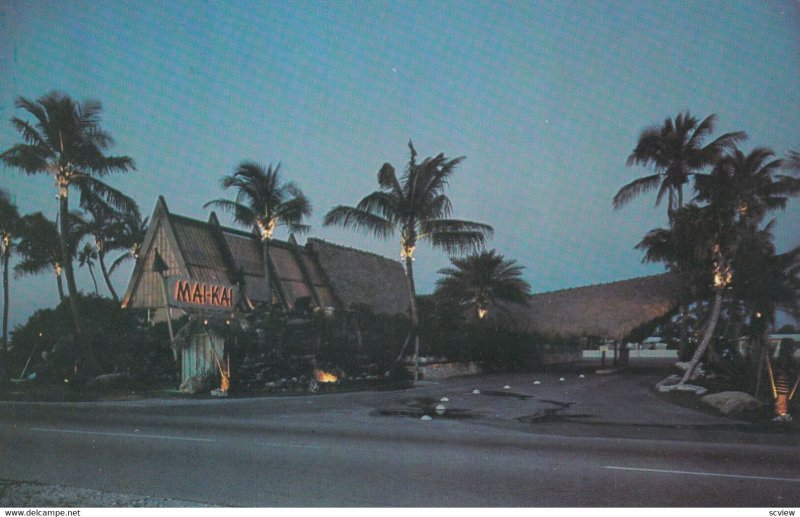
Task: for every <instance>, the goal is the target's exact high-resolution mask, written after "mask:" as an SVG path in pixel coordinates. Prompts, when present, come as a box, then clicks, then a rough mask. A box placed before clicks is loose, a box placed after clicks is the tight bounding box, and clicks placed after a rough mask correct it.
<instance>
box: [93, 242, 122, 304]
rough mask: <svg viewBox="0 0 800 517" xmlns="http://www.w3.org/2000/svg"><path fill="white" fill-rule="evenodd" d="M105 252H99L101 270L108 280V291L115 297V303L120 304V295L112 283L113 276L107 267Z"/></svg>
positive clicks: (98, 258) (98, 259) (104, 277)
mask: <svg viewBox="0 0 800 517" xmlns="http://www.w3.org/2000/svg"><path fill="white" fill-rule="evenodd" d="M105 255H106V254H105V253H102V252H99V251H98V252H97V261H98V262H100V271H102V273H103V279H104V280H105V281H106V286H107V287H108V291H109V292H110V293H111V297H112V298H113V299H114V303H116V304H117V305H119V296H117V292H116V291H115V290H114V286H113V285H111V276H110V275H109V274H108V269H106V262H105V260H104V258H105Z"/></svg>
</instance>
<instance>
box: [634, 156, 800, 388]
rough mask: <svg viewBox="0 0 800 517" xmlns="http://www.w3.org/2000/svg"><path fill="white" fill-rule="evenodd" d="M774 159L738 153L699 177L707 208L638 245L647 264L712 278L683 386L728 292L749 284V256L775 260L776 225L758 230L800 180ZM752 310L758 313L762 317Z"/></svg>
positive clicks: (677, 216) (683, 215) (680, 216)
mask: <svg viewBox="0 0 800 517" xmlns="http://www.w3.org/2000/svg"><path fill="white" fill-rule="evenodd" d="M772 156H773V153H772V152H771V151H770V150H768V149H763V148H757V149H755V150H753V151H752V152H751V153H749V154H748V155H745V154H744V153H742V152H741V151H739V150H738V149H733V150H731V151H729V152H728V153H726V154H725V155H724V156H721V157H720V158H718V160H717V163H716V165H715V166H714V168H713V169H712V171H711V172H710V173H709V174H703V175H697V177H696V180H695V188H696V190H697V198H696V199H697V201H701V202H705V206H703V207H696V206H694V205H689V206H687V207H683V208H681V209H679V210H678V211H676V212H675V213H674V214H673V217H672V224H671V227H670V228H669V229H668V230H666V229H658V230H654V231H652V232H650V233H649V234H648V236H646V237H645V240H644V241H643V242H642V243H640V245H639V246H640V247H641V249H645V250H646V253H647V254H646V255H645V259H651V260H662V261H665V262H668V264H669V262H670V261H672V263H673V264H675V265H676V266H677V267H679V268H681V269H683V270H684V273H685V274H690V275H694V274H695V273H698V272H699V274H702V273H705V274H710V275H711V277H710V281H708V280H707V281H706V283H708V284H710V286H711V292H712V293H713V302H712V308H711V314H710V316H709V320H708V322H707V324H706V328H705V330H704V332H703V336H702V338H701V341H700V343H699V345H698V347H697V349H696V350H695V353H694V355H693V356H692V360H691V361H690V364H689V367H688V368H687V371H686V373H685V375H684V377H683V379H682V380H681V382H686V381H687V380H688V379H689V377H690V376H691V373H692V371H693V369H694V368H695V367H696V365H697V364H698V363H699V361H700V359H701V358H702V357H703V355H704V353H705V351H706V350H707V348H708V344H709V342H710V340H711V337H712V336H713V333H714V330H715V328H716V324H717V322H718V320H719V316H720V312H721V309H722V301H723V297H724V293H725V292H726V290H727V289H728V288H729V287H731V288H733V287H734V286H735V285H737V284H738V285H740V286H741V285H745V284H746V282H747V281H748V278H747V274H746V268H747V267H748V261H747V260H744V258H743V257H746V256H747V255H746V253H747V252H748V250H752V249H753V248H755V247H758V248H760V249H762V250H765V251H760V252H759V253H760V254H762V255H766V256H770V255H774V247H773V246H772V235H771V233H770V230H771V228H772V223H770V224H768V225H767V226H766V227H764V228H762V229H759V224H760V223H761V222H762V221H763V219H764V216H765V215H766V214H767V213H768V212H770V211H773V210H776V209H778V208H783V207H785V206H786V203H787V200H788V198H789V197H790V196H794V195H797V194H798V193H800V182H799V181H798V180H797V178H793V177H791V176H786V175H778V174H776V173H777V172H778V171H780V170H782V169H783V162H782V160H772V159H771V158H772ZM665 242H666V243H672V244H673V245H674V246H675V247H673V249H672V251H671V252H670V253H673V254H674V255H673V256H672V257H670V255H669V254H665V253H664V249H659V247H658V246H657V245H658V244H663V243H665ZM756 243H760V244H758V246H756ZM665 249H667V250H669V247H666V248H665ZM750 253H751V254H752V252H750ZM765 260H767V262H769V261H770V260H768V259H765ZM762 265H763V264H762ZM756 267H759V266H756ZM751 269H752V267H751ZM687 272H688V273H687ZM740 275H742V277H741V278H740ZM707 278H708V277H707ZM752 307H753V308H752V310H753V311H754V312H760V310H759V309H756V308H754V306H752ZM763 310H766V309H763Z"/></svg>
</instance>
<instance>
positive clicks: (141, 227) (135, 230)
mask: <svg viewBox="0 0 800 517" xmlns="http://www.w3.org/2000/svg"><path fill="white" fill-rule="evenodd" d="M148 219H149V218H148V217H145V218H144V219H142V218H141V216H140V215H139V214H138V213H135V214H133V213H125V214H122V215H121V217H120V220H119V222H118V227H117V228H116V230H115V232H114V245H113V249H115V250H124V253H123V254H122V255H120V256H119V257H117V258H116V259H115V260H114V262H112V263H111V267H110V268H108V274H109V275H111V274H113V273H114V271H115V270H116V269H117V268H118V267H120V265H122V263H123V262H125V261H126V260H130V259H134V260H136V259H137V258H139V251H140V250H141V248H142V243H143V242H144V236H145V234H147V227H148V222H149V221H148Z"/></svg>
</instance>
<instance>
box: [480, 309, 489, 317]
mask: <svg viewBox="0 0 800 517" xmlns="http://www.w3.org/2000/svg"><path fill="white" fill-rule="evenodd" d="M487 314H489V309H484V308H483V307H478V319H480V320H482V319H483V318H485V317H486V315H487Z"/></svg>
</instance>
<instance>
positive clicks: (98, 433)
mask: <svg viewBox="0 0 800 517" xmlns="http://www.w3.org/2000/svg"><path fill="white" fill-rule="evenodd" d="M31 431H39V432H45V433H65V434H87V435H95V436H120V437H123V438H150V439H154V440H182V441H187V442H216V441H217V440H215V439H214V438H191V437H188V436H169V435H163V434H146V433H112V432H107V431H84V430H80V429H55V428H49V427H32V428H31ZM258 445H259V446H261V447H287V448H300V449H321V448H322V447H321V446H319V445H305V444H294V443H259V444H258Z"/></svg>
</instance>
